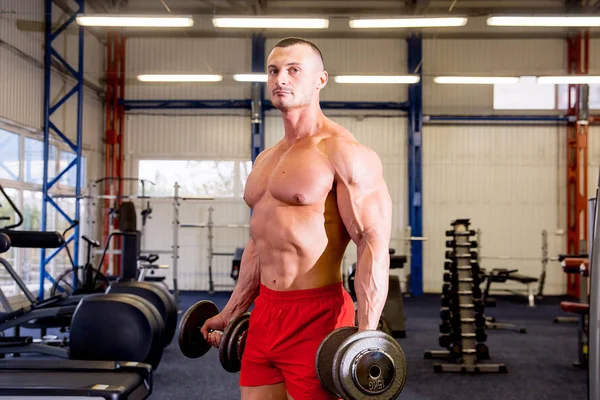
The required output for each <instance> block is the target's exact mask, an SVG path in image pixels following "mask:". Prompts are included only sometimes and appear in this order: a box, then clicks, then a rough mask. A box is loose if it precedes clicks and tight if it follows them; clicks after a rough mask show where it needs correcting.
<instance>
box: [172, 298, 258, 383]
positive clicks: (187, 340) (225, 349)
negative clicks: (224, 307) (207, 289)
mask: <svg viewBox="0 0 600 400" xmlns="http://www.w3.org/2000/svg"><path fill="white" fill-rule="evenodd" d="M218 313H219V309H218V308H217V306H216V305H215V304H214V303H213V302H211V301H207V300H203V301H199V302H198V303H196V304H194V305H193V306H191V307H190V308H189V309H188V310H187V311H186V312H185V313H184V314H183V317H182V318H181V322H180V323H179V338H178V339H179V348H180V349H181V352H182V353H183V355H184V356H186V357H188V358H198V357H202V356H203V355H205V354H206V353H207V352H208V350H210V348H211V347H212V346H211V344H210V343H209V342H208V341H207V340H206V339H204V335H202V332H200V329H201V328H202V326H203V325H204V323H205V322H206V320H208V319H209V318H212V317H214V316H215V315H217V314H218ZM249 322H250V313H243V314H240V315H238V316H236V317H235V318H233V319H232V320H231V321H229V323H228V324H227V326H226V327H225V329H224V330H223V331H218V330H214V331H212V332H217V333H219V334H220V335H222V336H221V342H220V345H219V361H220V362H221V365H222V366H223V368H224V369H225V371H227V372H231V373H236V372H239V371H240V370H241V368H242V355H243V353H244V347H245V345H246V336H247V333H248V325H249Z"/></svg>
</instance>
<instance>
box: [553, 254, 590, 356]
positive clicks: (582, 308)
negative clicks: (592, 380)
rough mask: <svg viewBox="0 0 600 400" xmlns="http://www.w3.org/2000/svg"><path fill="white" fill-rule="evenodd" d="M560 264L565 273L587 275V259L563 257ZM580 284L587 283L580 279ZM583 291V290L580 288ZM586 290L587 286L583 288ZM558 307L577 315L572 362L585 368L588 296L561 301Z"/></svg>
mask: <svg viewBox="0 0 600 400" xmlns="http://www.w3.org/2000/svg"><path fill="white" fill-rule="evenodd" d="M561 265H562V267H563V270H564V271H565V273H567V274H580V275H581V277H582V278H588V277H589V271H590V270H589V262H588V259H581V258H565V259H564V260H563V261H562V262H561ZM582 281H583V282H582V285H586V286H587V283H586V282H585V281H584V280H583V279H582ZM582 291H583V290H582ZM585 292H587V288H586V289H585ZM560 308H561V309H562V310H563V311H566V312H568V313H571V314H576V315H577V316H578V317H577V318H578V322H579V324H578V327H577V361H575V362H574V363H573V365H574V366H575V367H579V368H587V367H588V360H589V353H588V346H589V314H590V305H589V299H588V298H581V299H580V301H579V302H572V301H562V302H561V303H560Z"/></svg>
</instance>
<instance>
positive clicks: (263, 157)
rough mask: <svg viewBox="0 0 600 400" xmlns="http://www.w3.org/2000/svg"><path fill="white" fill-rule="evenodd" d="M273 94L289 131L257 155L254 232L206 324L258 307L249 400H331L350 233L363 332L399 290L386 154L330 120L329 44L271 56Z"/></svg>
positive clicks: (288, 46) (295, 43)
mask: <svg viewBox="0 0 600 400" xmlns="http://www.w3.org/2000/svg"><path fill="white" fill-rule="evenodd" d="M267 64H268V67H267V68H268V71H267V72H268V84H267V86H268V90H269V93H270V94H271V99H272V102H273V105H274V106H275V107H276V108H277V109H279V110H280V111H281V116H282V118H283V126H284V129H285V136H284V138H283V139H281V140H280V141H279V143H277V144H276V145H275V146H273V147H271V148H268V149H266V150H265V151H263V152H262V153H261V154H260V155H259V156H258V157H257V159H256V161H255V163H254V166H253V168H252V173H251V174H250V176H249V177H248V181H247V183H246V187H245V193H244V199H245V201H246V203H247V204H248V205H249V206H250V207H251V208H252V210H253V214H252V218H251V220H250V240H249V242H248V244H247V246H246V248H245V250H244V254H243V256H242V261H241V267H240V275H239V278H238V283H237V285H236V288H235V290H234V291H233V294H232V296H231V299H230V300H229V302H228V303H227V305H226V306H225V307H224V308H223V310H222V312H221V313H220V314H219V315H217V316H215V317H214V318H211V319H210V320H208V321H207V322H206V324H205V325H204V326H203V327H202V333H203V334H204V336H205V337H206V338H207V340H209V341H210V342H211V343H212V345H213V346H215V347H218V345H219V339H218V336H217V335H212V334H210V333H209V331H210V330H211V329H224V327H225V325H226V324H227V322H229V321H230V320H231V319H232V318H233V317H235V316H236V315H238V314H240V313H243V312H246V311H247V310H248V309H249V307H250V306H251V305H252V303H254V309H253V311H252V313H251V317H250V328H249V330H248V338H247V342H246V347H245V350H244V357H243V359H242V369H241V373H240V386H241V394H242V399H244V400H247V399H248V400H249V399H260V400H266V399H286V398H293V399H295V400H303V399H330V398H332V396H331V395H330V394H328V392H327V391H326V390H325V389H324V388H323V387H322V386H321V384H320V383H319V380H318V377H317V375H316V370H315V356H316V351H317V349H318V347H319V345H320V343H321V341H322V340H323V338H325V336H327V335H328V334H329V333H330V332H331V331H333V330H334V329H336V328H338V327H341V326H354V325H355V310H354V304H353V303H352V300H351V298H350V296H349V295H348V293H347V292H346V291H345V289H344V287H343V285H342V276H341V262H342V257H343V255H344V252H345V250H346V247H347V246H348V244H349V242H350V240H352V241H353V242H354V243H356V246H357V249H358V264H357V273H356V277H355V290H356V297H357V303H358V318H357V319H358V321H357V323H358V329H359V331H361V330H367V329H372V330H374V329H377V324H378V321H379V318H380V316H381V313H382V311H383V306H384V304H385V300H386V298H387V292H388V274H389V254H388V248H389V241H390V235H391V222H392V215H391V213H392V211H391V209H392V207H391V199H390V195H389V192H388V189H387V185H386V183H385V181H384V179H383V172H382V165H381V161H380V160H379V157H378V156H377V154H376V153H375V152H374V151H372V150H370V149H368V148H366V147H365V146H363V145H361V144H360V143H358V142H357V141H356V139H355V138H354V137H353V136H352V134H351V133H350V132H348V131H347V130H346V129H344V128H343V127H342V126H340V125H338V124H336V123H335V122H333V121H332V120H330V119H329V118H327V117H326V116H325V115H324V114H323V112H322V111H321V108H320V106H319V94H320V92H321V90H322V89H323V88H324V87H325V85H326V84H327V80H328V74H327V72H326V71H325V70H324V64H323V58H322V55H321V52H320V50H319V49H318V48H317V47H316V46H315V45H314V44H313V43H311V42H309V41H306V40H303V39H298V38H288V39H284V40H282V41H281V42H279V43H278V44H277V45H276V46H275V48H274V49H273V50H272V52H271V53H270V55H269V58H268V63H267Z"/></svg>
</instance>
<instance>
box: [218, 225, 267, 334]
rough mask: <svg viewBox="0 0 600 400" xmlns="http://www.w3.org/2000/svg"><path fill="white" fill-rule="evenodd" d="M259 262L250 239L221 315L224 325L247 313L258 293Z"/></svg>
mask: <svg viewBox="0 0 600 400" xmlns="http://www.w3.org/2000/svg"><path fill="white" fill-rule="evenodd" d="M259 266H260V262H259V259H258V252H257V251H256V244H255V243H254V240H253V239H252V237H250V240H248V244H247V245H246V248H245V249H244V253H243V254H242V260H241V263H240V274H239V276H238V281H237V284H236V286H235V289H234V290H233V293H232V294H231V298H230V299H229V301H228V302H227V305H226V306H225V308H223V311H221V315H222V316H223V319H224V320H225V323H227V322H229V321H230V320H231V319H232V318H234V317H235V316H237V315H239V314H242V313H245V312H246V311H248V309H249V308H250V306H251V305H252V303H253V302H254V299H256V297H258V293H259V291H260V269H259Z"/></svg>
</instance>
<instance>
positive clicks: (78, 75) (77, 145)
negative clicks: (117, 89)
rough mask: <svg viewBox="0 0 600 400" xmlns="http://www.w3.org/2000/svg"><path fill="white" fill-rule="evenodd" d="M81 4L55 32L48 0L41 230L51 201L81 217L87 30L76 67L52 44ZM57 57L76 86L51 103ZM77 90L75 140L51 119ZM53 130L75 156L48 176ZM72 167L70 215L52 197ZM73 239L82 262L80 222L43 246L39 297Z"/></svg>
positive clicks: (81, 8)
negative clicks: (52, 246)
mask: <svg viewBox="0 0 600 400" xmlns="http://www.w3.org/2000/svg"><path fill="white" fill-rule="evenodd" d="M75 2H76V3H77V5H78V8H77V10H75V12H74V13H73V14H72V15H71V16H70V17H69V18H68V20H67V21H66V22H65V23H63V24H62V25H61V26H60V27H58V28H57V29H56V30H55V31H54V32H53V31H52V5H53V1H52V0H45V8H46V10H45V11H46V12H45V25H46V27H45V29H46V31H45V45H44V178H43V182H42V221H41V222H42V231H45V230H46V229H47V227H48V221H47V218H48V205H50V206H51V207H53V208H55V209H56V210H57V211H58V215H60V216H62V217H63V218H65V220H66V221H67V222H69V223H70V224H71V223H73V222H74V221H79V220H80V204H79V196H81V164H82V163H81V158H82V154H81V153H82V143H83V140H82V135H83V49H84V31H83V28H82V27H79V41H78V50H79V54H78V65H77V68H74V67H73V66H72V65H71V64H69V62H68V61H67V60H65V59H64V58H63V57H62V56H61V55H60V54H59V53H58V51H57V50H56V49H55V48H54V47H53V42H54V40H56V39H57V38H58V37H59V36H60V34H61V33H62V32H64V31H65V29H67V28H68V27H69V25H71V24H72V23H73V21H75V17H76V16H77V14H82V13H84V11H85V10H84V5H85V0H76V1H75ZM53 59H55V60H57V61H58V62H59V63H61V64H62V65H63V66H64V67H65V68H66V69H67V70H68V71H69V72H70V73H71V74H72V75H73V77H74V78H75V80H76V83H75V86H74V87H73V88H72V89H71V90H70V91H69V92H68V93H67V94H66V95H64V96H62V97H61V98H60V99H59V100H58V101H57V102H56V103H55V104H53V105H52V104H50V98H51V95H52V94H51V90H52V73H51V65H52V60H53ZM75 94H77V114H76V115H77V121H76V140H75V142H73V141H71V140H69V139H68V138H67V136H66V135H65V134H64V133H63V132H62V131H61V130H60V129H58V127H57V126H56V125H55V124H54V123H53V122H52V121H51V117H52V115H53V114H54V113H55V112H57V111H58V110H59V109H60V108H61V107H62V106H63V105H64V104H65V103H66V102H67V100H68V99H70V98H71V97H72V96H73V95H75ZM51 130H52V131H54V132H55V133H56V134H57V136H58V138H59V139H61V140H62V141H63V142H65V143H66V144H67V145H68V146H69V147H70V148H71V149H72V150H73V151H75V159H74V161H72V162H70V163H69V165H67V166H66V167H65V168H64V169H62V170H61V171H59V173H58V175H57V176H56V177H55V178H53V179H49V176H50V171H49V170H48V167H49V161H50V160H49V158H50V131H51ZM71 168H75V169H76V176H77V177H76V182H75V195H76V196H77V197H76V198H75V214H74V215H73V216H70V215H69V213H67V212H66V211H64V210H63V209H62V208H61V207H60V206H59V205H58V204H57V203H56V202H55V201H54V200H52V198H51V197H50V190H51V189H52V187H53V186H54V185H55V184H56V183H57V182H58V181H59V179H60V177H62V176H63V175H64V174H65V173H66V172H67V171H68V170H70V169H71ZM70 243H73V259H74V261H75V263H78V262H79V225H77V226H76V227H75V228H74V229H73V230H72V234H71V236H70V237H69V238H66V240H65V244H64V245H63V246H62V247H60V248H59V249H56V250H54V251H53V252H52V253H51V254H50V255H49V256H48V257H46V250H45V249H42V250H41V261H40V288H39V292H38V298H39V299H40V300H42V299H43V298H44V283H45V281H46V279H48V280H49V281H50V282H51V283H52V282H54V280H53V279H52V277H51V276H50V274H49V273H48V272H47V271H46V266H47V265H48V264H49V263H50V262H51V261H52V259H53V258H54V257H55V256H56V255H57V254H58V253H59V252H60V251H61V250H62V249H63V248H64V247H65V246H67V245H69V244H70Z"/></svg>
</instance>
